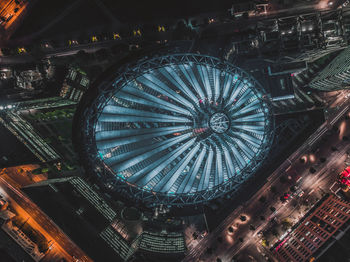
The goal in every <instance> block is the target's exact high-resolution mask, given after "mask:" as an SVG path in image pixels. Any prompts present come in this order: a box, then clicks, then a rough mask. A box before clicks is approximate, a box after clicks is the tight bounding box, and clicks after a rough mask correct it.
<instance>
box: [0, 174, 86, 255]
mask: <svg viewBox="0 0 350 262" xmlns="http://www.w3.org/2000/svg"><path fill="white" fill-rule="evenodd" d="M0 190H1V194H4V195H6V196H7V198H8V199H9V200H10V203H11V205H13V206H14V207H15V209H18V208H21V209H23V210H24V211H25V213H26V214H28V215H29V216H30V218H31V220H32V221H33V223H35V224H37V225H39V227H41V228H42V229H43V230H44V231H45V232H46V233H47V234H48V236H49V237H50V238H51V239H52V240H53V243H54V244H53V246H54V247H55V248H56V249H57V251H59V253H60V255H61V256H64V257H65V258H66V260H67V261H76V262H78V261H81V262H83V261H84V262H88V261H92V260H91V259H89V258H88V257H87V256H86V255H85V253H84V252H83V251H82V250H81V249H80V248H79V247H78V246H76V245H75V244H74V243H73V242H72V241H71V240H70V239H69V238H68V236H66V235H65V234H64V233H63V231H61V230H60V229H59V228H58V226H57V225H55V224H54V222H53V221H52V220H51V219H50V218H48V217H47V216H46V215H45V214H44V213H43V212H42V211H41V210H40V209H39V208H38V207H37V206H36V205H35V204H34V203H33V202H32V201H31V200H30V199H29V198H28V197H27V196H26V195H24V194H23V193H22V192H21V191H20V190H18V189H16V188H15V187H14V186H12V185H11V184H9V183H8V182H7V181H5V179H4V178H3V177H0ZM45 235H46V234H45ZM48 236H47V235H46V237H47V238H48ZM52 256H57V254H55V253H54V252H52ZM47 257H48V258H47V259H48V260H47V261H54V260H50V259H51V253H50V252H49V253H48V254H47ZM75 258H76V259H75ZM78 259H79V260H78Z"/></svg>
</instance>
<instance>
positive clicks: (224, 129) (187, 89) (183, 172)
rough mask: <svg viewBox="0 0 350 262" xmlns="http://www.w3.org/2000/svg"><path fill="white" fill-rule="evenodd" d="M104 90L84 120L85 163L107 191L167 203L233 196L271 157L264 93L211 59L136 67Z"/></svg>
mask: <svg viewBox="0 0 350 262" xmlns="http://www.w3.org/2000/svg"><path fill="white" fill-rule="evenodd" d="M102 90H103V91H101V93H100V95H99V96H98V97H97V98H96V99H95V100H94V103H93V104H94V105H93V106H92V108H94V110H93V112H94V113H93V114H92V113H91V112H90V113H89V114H86V115H87V116H88V117H87V124H86V128H87V129H88V130H87V132H86V134H87V135H88V136H89V137H90V140H89V139H88V140H89V141H90V142H91V145H89V146H91V147H92V148H93V150H90V152H91V155H90V158H91V159H94V160H93V161H95V162H96V165H97V166H99V168H96V170H97V172H98V173H99V176H101V179H102V180H103V183H104V184H105V185H106V187H107V188H112V190H117V191H118V188H124V189H123V190H125V186H127V187H128V188H129V190H130V194H129V195H131V196H132V197H136V198H139V199H140V200H141V201H144V200H145V199H147V198H146V197H145V196H146V195H147V193H148V194H149V199H150V200H149V201H150V202H152V201H153V202H154V200H155V199H156V201H155V202H159V203H167V204H172V203H173V204H190V203H196V202H201V201H205V200H209V199H213V198H215V197H217V196H219V195H222V194H224V193H226V192H227V191H230V190H233V189H237V188H238V186H239V185H240V184H241V183H242V182H244V181H245V180H246V179H247V178H248V177H249V176H250V175H251V174H253V173H254V171H255V170H256V169H257V167H258V166H259V165H260V164H261V162H262V161H263V159H264V158H265V156H266V155H267V151H268V150H269V147H270V144H271V140H272V138H271V136H272V135H271V134H272V126H273V124H272V120H271V112H270V107H269V104H268V102H267V101H266V99H265V94H264V91H263V89H262V88H261V87H260V86H259V84H258V83H257V82H256V80H254V79H253V78H252V77H251V76H250V75H248V74H247V73H246V72H244V71H243V70H241V69H239V68H237V67H235V66H233V65H231V64H228V63H223V62H221V61H219V60H218V59H216V58H213V57H209V56H203V55H195V54H178V55H168V56H162V57H157V58H153V59H149V60H144V61H141V62H140V61H139V62H138V63H136V64H132V65H127V66H125V67H123V69H122V70H119V71H118V72H117V73H116V74H114V75H113V77H112V81H110V82H108V84H106V83H104V84H103V87H102ZM90 111H91V110H90ZM101 168H102V169H104V170H105V171H106V172H104V175H102V174H101V172H100V171H101ZM106 174H107V175H106Z"/></svg>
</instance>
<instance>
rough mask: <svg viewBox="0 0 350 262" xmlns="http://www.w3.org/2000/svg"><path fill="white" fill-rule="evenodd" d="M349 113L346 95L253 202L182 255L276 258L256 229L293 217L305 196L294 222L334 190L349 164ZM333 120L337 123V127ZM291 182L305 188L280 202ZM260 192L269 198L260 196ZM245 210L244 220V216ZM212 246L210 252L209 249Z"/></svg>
mask: <svg viewBox="0 0 350 262" xmlns="http://www.w3.org/2000/svg"><path fill="white" fill-rule="evenodd" d="M346 114H349V105H348V100H347V98H345V99H344V100H343V102H342V105H339V109H338V111H337V112H336V113H334V114H333V115H332V116H331V117H329V118H328V120H327V121H326V122H325V123H324V124H323V125H322V126H321V127H320V128H319V129H318V130H317V131H316V132H315V133H314V134H313V135H312V136H311V137H310V138H309V139H308V140H307V141H306V142H305V143H304V144H303V145H302V146H301V147H300V148H299V149H298V150H297V151H296V152H295V153H294V154H293V155H292V156H290V157H289V158H288V159H287V160H286V161H285V162H284V163H283V164H282V165H281V166H280V167H279V168H278V169H277V170H276V171H275V172H274V173H273V174H272V175H271V176H270V177H269V178H268V182H267V183H266V184H265V185H264V186H263V187H262V188H261V189H260V190H259V191H258V192H257V193H256V194H255V195H254V196H253V197H252V198H251V199H250V201H249V202H246V203H242V205H241V206H240V207H239V208H237V209H236V210H234V211H233V212H232V213H231V215H229V216H228V217H227V218H226V219H225V220H224V221H223V222H222V223H221V224H220V225H219V226H218V227H217V228H216V229H215V230H214V231H213V232H211V233H210V234H208V235H207V236H206V237H204V238H203V239H202V240H200V241H199V242H198V244H197V246H195V247H194V248H192V249H191V250H189V251H188V254H187V255H186V257H185V259H184V260H183V261H188V262H190V261H213V260H215V259H216V258H221V259H222V261H225V262H226V261H231V259H232V257H233V256H235V255H242V256H243V255H245V254H248V255H249V256H254V254H255V255H256V257H254V259H255V260H256V261H261V260H262V259H264V258H263V257H262V256H268V257H269V258H270V259H272V256H271V254H269V251H268V250H264V248H263V246H262V245H261V243H262V239H261V238H260V236H258V233H259V232H260V231H261V232H263V231H265V230H267V229H268V228H269V226H270V221H272V220H274V221H282V220H283V219H284V218H286V217H289V216H290V215H291V214H290V212H291V210H293V209H294V207H295V206H297V205H301V203H302V202H304V201H305V200H306V199H307V201H308V202H309V204H308V205H307V206H306V208H299V210H298V212H296V213H293V215H295V216H296V217H295V219H291V223H292V222H294V223H295V222H296V221H298V220H299V218H300V217H302V216H303V214H305V213H306V212H307V210H309V209H310V208H311V207H312V204H313V203H315V202H316V200H317V199H320V198H321V196H322V194H324V193H325V192H330V187H331V186H332V185H333V184H334V182H335V181H336V178H337V175H338V174H339V173H340V171H342V170H343V169H344V168H345V165H344V161H345V159H346V156H347V153H346V152H347V150H349V149H350V145H349V142H348V141H347V139H343V137H344V136H349V133H350V132H349V131H350V130H349V129H350V128H349V127H350V122H349V120H342V117H343V116H344V115H346ZM333 125H334V126H336V127H337V129H333ZM332 130H333V131H332ZM301 158H303V159H304V160H300V159H301ZM321 158H322V160H321ZM281 177H283V179H282V178H281ZM282 181H283V182H282ZM291 186H298V188H300V189H301V190H303V192H304V193H303V197H300V198H299V196H295V197H294V198H295V199H293V200H288V201H286V202H282V201H281V199H280V197H283V195H284V193H288V194H292V192H291V190H290V187H291ZM272 188H275V190H272ZM272 191H274V192H272ZM262 197H264V199H266V200H265V201H262V200H261V198H262ZM271 207H273V208H274V211H272V210H271ZM242 216H243V217H244V219H243V220H244V221H243V220H242V219H241V218H240V217H242ZM261 217H263V219H262V218H261ZM230 226H232V227H233V229H234V230H233V233H232V234H230V233H229V231H228V228H229V227H230ZM220 239H222V240H223V241H221V240H220ZM220 242H221V243H220ZM272 244H274V243H270V246H271V245H272ZM208 248H211V249H212V252H208ZM210 253H212V254H210ZM253 261H254V260H253Z"/></svg>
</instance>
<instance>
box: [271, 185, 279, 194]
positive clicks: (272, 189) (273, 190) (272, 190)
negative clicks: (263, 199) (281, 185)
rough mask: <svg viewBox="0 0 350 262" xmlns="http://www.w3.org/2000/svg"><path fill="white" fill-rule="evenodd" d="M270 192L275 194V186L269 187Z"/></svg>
mask: <svg viewBox="0 0 350 262" xmlns="http://www.w3.org/2000/svg"><path fill="white" fill-rule="evenodd" d="M270 190H271V192H272V193H274V194H275V193H276V192H277V188H276V187H275V186H271V188H270Z"/></svg>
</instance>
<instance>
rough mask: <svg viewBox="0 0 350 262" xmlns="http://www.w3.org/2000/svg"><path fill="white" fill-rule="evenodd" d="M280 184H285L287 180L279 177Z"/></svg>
mask: <svg viewBox="0 0 350 262" xmlns="http://www.w3.org/2000/svg"><path fill="white" fill-rule="evenodd" d="M280 182H281V183H282V184H284V183H286V182H287V178H286V177H285V176H281V177H280Z"/></svg>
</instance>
